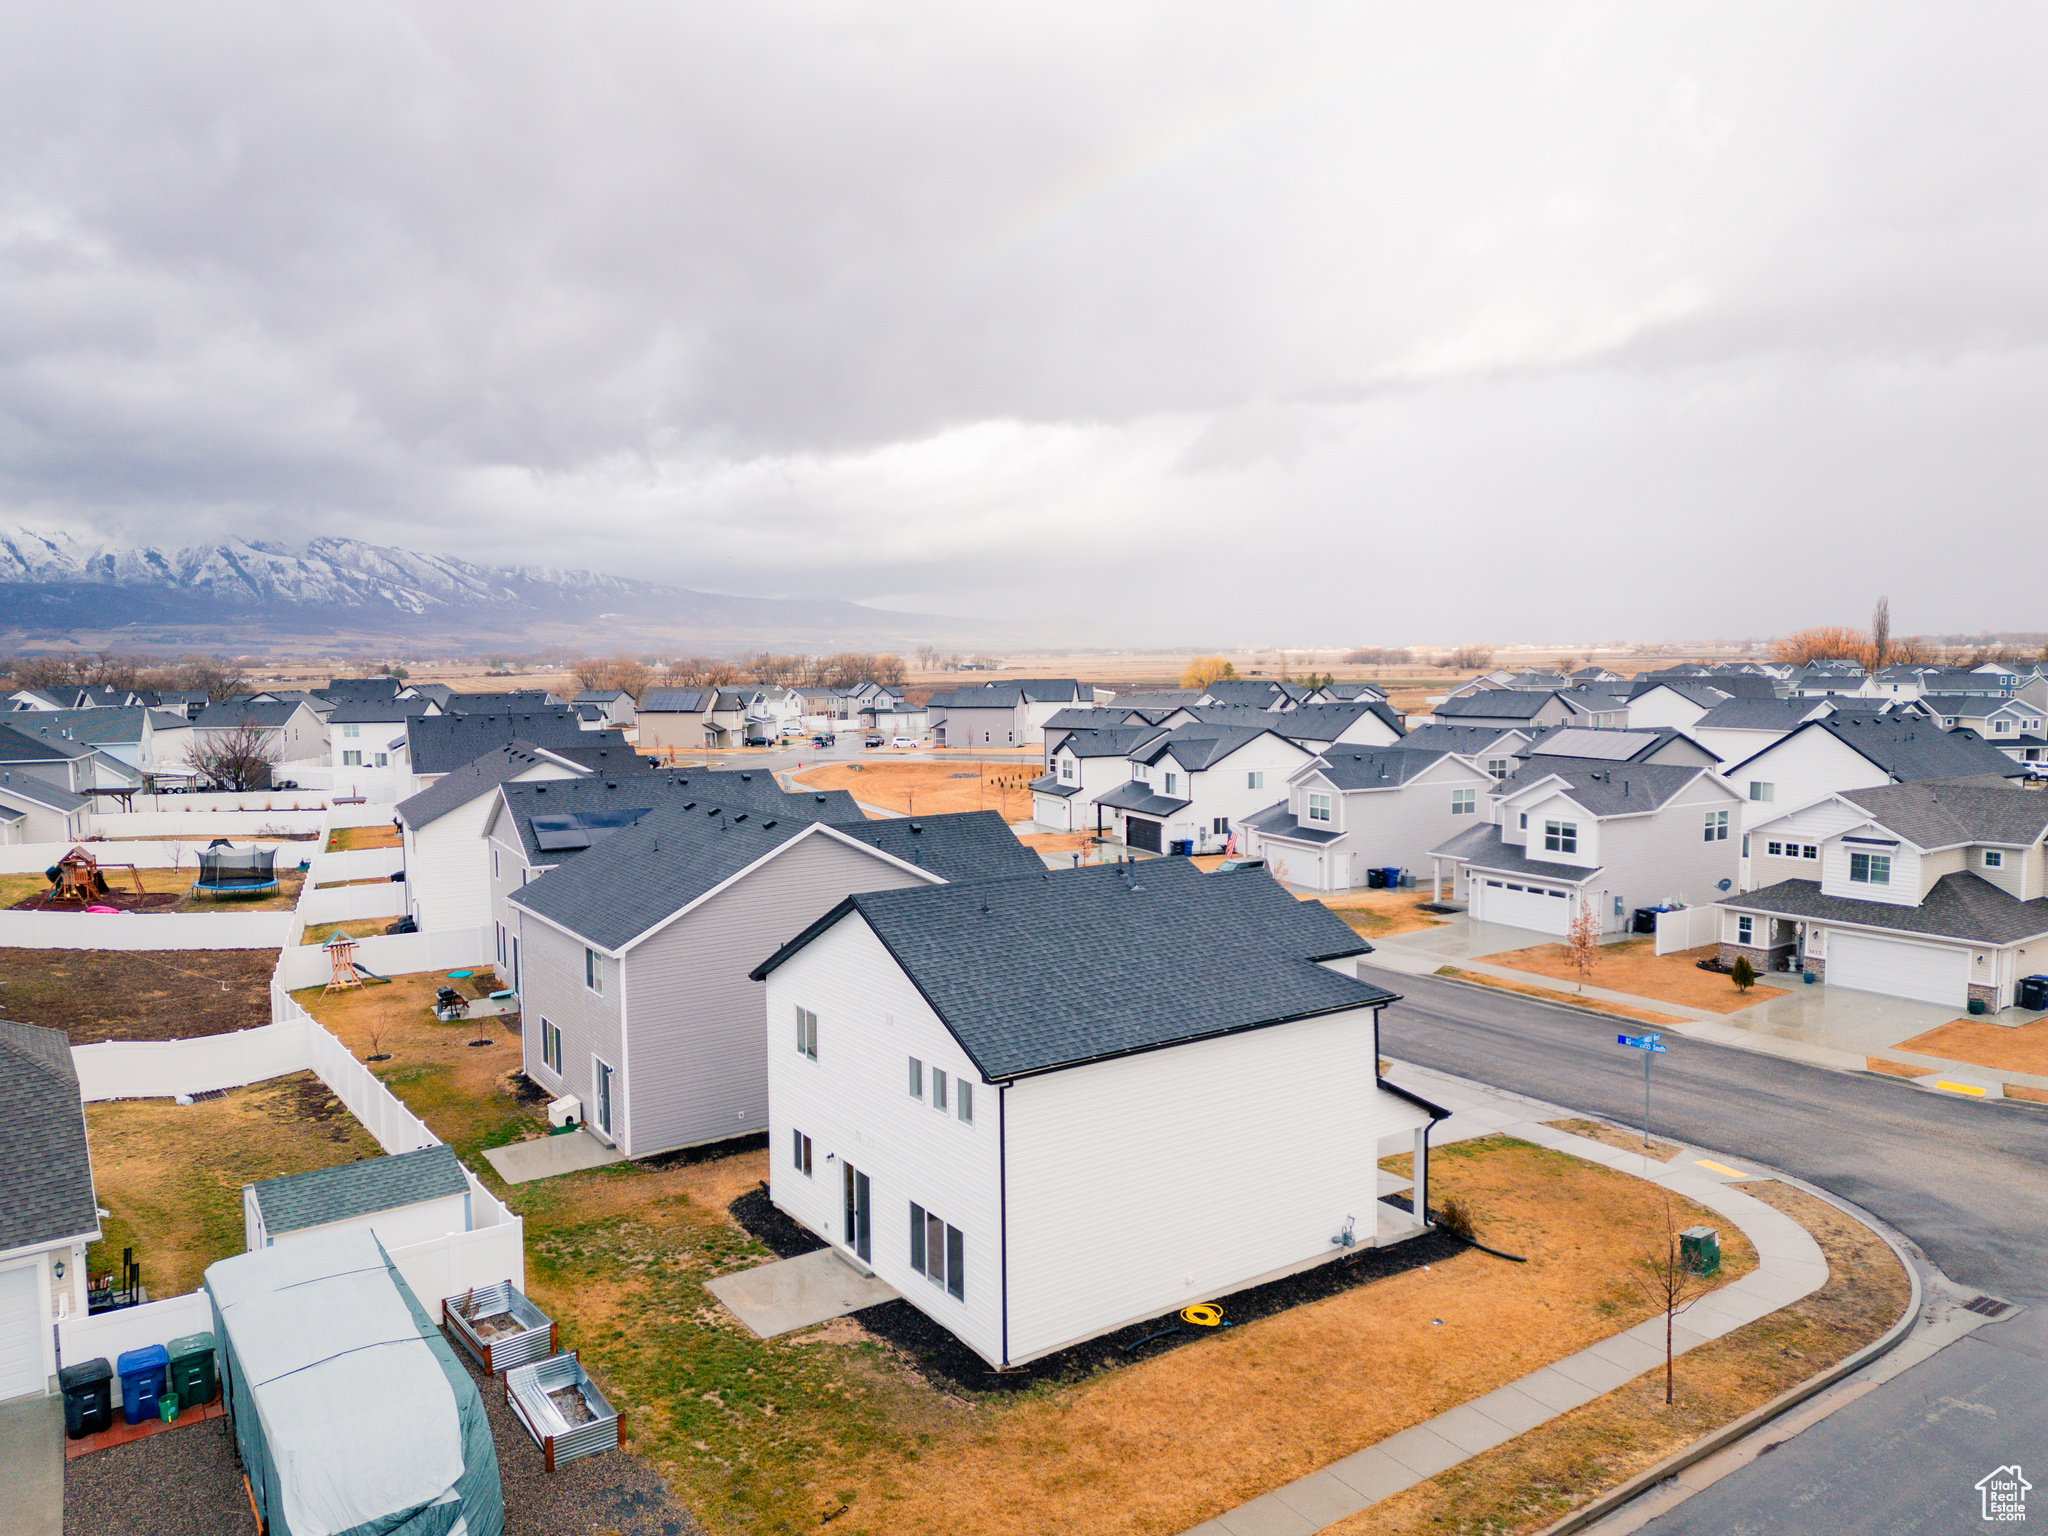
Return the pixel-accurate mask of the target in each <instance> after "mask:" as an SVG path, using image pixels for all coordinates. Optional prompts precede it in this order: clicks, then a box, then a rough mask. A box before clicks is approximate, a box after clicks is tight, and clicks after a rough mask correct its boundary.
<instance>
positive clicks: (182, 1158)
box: [85, 1072, 383, 1296]
mask: <svg viewBox="0 0 2048 1536" xmlns="http://www.w3.org/2000/svg"><path fill="white" fill-rule="evenodd" d="M85 1128H86V1138H87V1140H88V1142H89V1143H90V1144H91V1147H92V1173H93V1186H94V1188H95V1189H96V1190H97V1191H98V1193H99V1201H100V1204H101V1205H103V1206H105V1207H106V1208H107V1209H108V1210H109V1211H111V1212H113V1215H112V1216H110V1217H108V1218H107V1219H105V1220H104V1221H103V1222H102V1223H101V1231H102V1233H103V1234H104V1235H103V1237H102V1238H101V1241H100V1242H99V1243H98V1244H97V1245H96V1246H95V1247H93V1248H92V1249H91V1250H90V1251H89V1252H88V1254H87V1258H86V1266H87V1268H88V1269H89V1270H92V1271H94V1272H97V1271H100V1270H108V1269H118V1268H119V1267H120V1263H121V1250H122V1249H123V1248H124V1247H128V1246H133V1247H134V1249H135V1257H136V1259H137V1260H138V1261H139V1262H140V1263H141V1265H142V1283H143V1285H144V1287H145V1288H146V1289H147V1290H148V1291H149V1293H150V1294H151V1295H152V1296H177V1295H182V1294H184V1293H185V1292H187V1291H190V1290H192V1289H193V1288H195V1287H196V1286H197V1285H198V1284H199V1281H200V1278H201V1276H202V1275H203V1273H204V1271H205V1269H206V1266H207V1265H209V1264H211V1263H213V1262H214V1260H216V1259H224V1258H227V1257H228V1256H229V1255H230V1254H236V1253H240V1252H242V1242H243V1239H242V1186H243V1185H244V1184H249V1183H253V1182H255V1181H256V1180H258V1179H274V1178H279V1177H281V1176H282V1175H284V1174H287V1173H304V1172H306V1171H308V1170H309V1169H313V1168H330V1167H332V1166H333V1165H334V1164H336V1163H348V1162H354V1161H356V1160H357V1159H359V1158H365V1157H381V1156H382V1155H383V1151H382V1149H381V1148H380V1147H378V1145H377V1143H376V1141H375V1140H374V1139H372V1137H371V1136H370V1133H369V1132H368V1131H366V1130H364V1129H363V1128H362V1126H360V1125H358V1124H357V1123H356V1120H355V1117H354V1116H353V1115H351V1114H350V1113H349V1112H348V1111H347V1110H346V1109H344V1108H343V1107H342V1104H341V1101H340V1100H339V1099H337V1098H335V1097H334V1095H333V1094H331V1093H329V1092H328V1091H327V1085H326V1084H325V1083H323V1082H321V1081H320V1079H319V1078H317V1077H315V1076H314V1075H313V1074H312V1073H311V1072H297V1073H293V1074H292V1075H291V1076H289V1077H277V1078H272V1079H270V1080H269V1081H267V1082H262V1083H252V1084H251V1085H250V1086H248V1087H247V1088H230V1089H228V1090H227V1091H226V1092H225V1093H224V1094H223V1095H222V1096H221V1097H220V1098H217V1099H202V1100H201V1101H200V1102H198V1103H196V1104H189V1105H181V1104H178V1103H176V1102H174V1101H172V1100H170V1099H128V1100H121V1101H117V1102H114V1103H110V1104H88V1105H86V1107H85Z"/></svg>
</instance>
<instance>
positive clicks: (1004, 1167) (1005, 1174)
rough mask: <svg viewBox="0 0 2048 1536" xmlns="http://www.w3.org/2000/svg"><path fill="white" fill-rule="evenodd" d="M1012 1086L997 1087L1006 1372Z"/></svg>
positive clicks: (1005, 1364)
mask: <svg viewBox="0 0 2048 1536" xmlns="http://www.w3.org/2000/svg"><path fill="white" fill-rule="evenodd" d="M1009 1102H1010V1085H1009V1084H1008V1083H997V1084H996V1191H997V1194H996V1201H997V1211H998V1216H997V1222H996V1244H997V1251H998V1253H999V1255H1000V1260H999V1263H1000V1267H1001V1270H1002V1313H1003V1369H1005V1370H1008V1369H1009V1366H1010V1119H1009V1113H1008V1108H1009Z"/></svg>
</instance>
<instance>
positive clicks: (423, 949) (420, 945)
mask: <svg viewBox="0 0 2048 1536" xmlns="http://www.w3.org/2000/svg"><path fill="white" fill-rule="evenodd" d="M393 889H394V890H396V889H398V887H396V886H394V887H393ZM323 894H324V893H323ZM491 939H492V934H491V930H490V929H489V928H488V927H485V928H443V929H437V930H430V931H428V932H426V933H391V934H378V935H376V936H375V937H372V938H367V939H358V940H356V964H357V965H360V966H361V967H362V968H363V969H364V970H366V971H369V972H370V973H371V974H372V975H376V976H409V975H412V974H414V973H415V972H418V971H447V970H453V969H455V968H456V967H457V966H479V965H489V964H490V963H491ZM331 974H332V967H331V966H330V964H329V962H328V959H327V954H326V951H325V950H323V949H322V948H321V947H320V946H319V945H317V944H299V945H294V946H293V947H291V948H289V949H287V950H285V952H284V954H283V955H282V956H281V957H280V959H279V960H278V966H277V979H278V984H279V985H280V986H281V987H283V989H284V990H285V991H287V992H296V991H298V990H299V989H300V988H302V987H318V986H325V985H326V983H327V978H328V977H329V975H331Z"/></svg>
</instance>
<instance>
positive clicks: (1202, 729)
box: [1131, 724, 1287, 773]
mask: <svg viewBox="0 0 2048 1536" xmlns="http://www.w3.org/2000/svg"><path fill="white" fill-rule="evenodd" d="M1269 733H1270V734H1272V735H1274V736H1277V737H1279V738H1280V739H1281V740H1282V741H1285V740H1286V739H1287V736H1286V732H1284V731H1283V730H1281V729H1280V728H1279V726H1278V725H1277V724H1275V725H1270V726H1269V725H1208V724H1201V725H1179V726H1175V727H1174V728H1173V729H1172V730H1170V731H1168V732H1166V733H1165V734H1163V735H1161V736H1158V737H1156V738H1154V739H1153V740H1151V741H1148V742H1146V743H1145V744H1144V746H1142V747H1139V748H1137V749H1136V750H1134V751H1133V752H1132V753H1131V758H1132V760H1133V761H1134V762H1141V763H1156V762H1159V761H1160V760H1161V759H1163V758H1168V757H1171V758H1172V759H1173V760H1174V761H1175V762H1176V763H1178V764H1180V766H1181V767H1183V768H1185V769H1187V771H1188V772H1190V773H1200V772H1201V771H1202V770H1203V769H1205V768H1212V767H1214V766H1215V765H1216V764H1217V763H1220V762H1222V761H1223V759H1224V758H1226V757H1229V756H1230V755H1231V754H1232V753H1233V752H1236V751H1238V750H1240V749H1241V748H1244V747H1247V746H1250V745H1251V744H1252V743H1253V742H1255V741H1257V740H1258V739H1259V738H1260V737H1261V736H1264V735H1267V734H1269Z"/></svg>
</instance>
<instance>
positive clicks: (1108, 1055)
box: [753, 860, 1444, 1369]
mask: <svg viewBox="0 0 2048 1536" xmlns="http://www.w3.org/2000/svg"><path fill="white" fill-rule="evenodd" d="M1364 949H1365V945H1364V944H1363V942H1362V941H1361V940H1360V939H1359V938H1358V936H1357V935H1356V934H1354V933H1352V932H1351V930H1350V929H1348V928H1346V927H1345V926H1344V925H1343V924H1342V923H1340V922H1338V921H1337V920H1336V919H1335V918H1334V917H1333V916H1331V914H1330V913H1329V912H1327V911H1326V910H1324V909H1323V908H1322V907H1321V906H1320V904H1318V903H1315V902H1299V901H1296V900H1295V899H1294V898H1293V897H1291V896H1289V895H1288V894H1287V893H1286V892H1285V891H1284V890H1282V889H1281V888H1280V887H1279V886H1277V885H1275V884H1274V883H1273V882H1272V881H1271V880H1268V879H1266V878H1265V877H1264V876H1262V875H1259V874H1257V873H1238V874H1227V875H1224V874H1219V875H1204V874H1201V873H1200V872H1199V871H1197V870H1196V869H1195V867H1194V866H1192V865H1190V864H1188V863H1186V862H1185V861H1183V860H1163V861H1157V862H1143V863H1136V864H1118V865H1107V866H1092V867H1087V868H1082V869H1074V870H1065V871H1060V872H1058V873H1054V874H1049V875H1042V876H1032V877H1027V878H1024V879H1020V880H996V881H987V882H982V883H978V884H974V885H950V886H932V887H924V888H920V889H904V890H894V891H882V892H876V893H872V894H864V895H858V896H853V897H849V898H848V899H847V900H845V901H843V902H841V903H840V904H839V905H837V906H836V907H834V908H833V909H832V910H831V911H830V912H828V913H826V914H825V915H824V916H823V917H822V918H820V919H819V920H818V921H817V922H815V923H813V924H812V925H811V926H810V927H809V928H807V929H805V930H804V931H803V932H802V933H801V934H799V935H797V936H796V937H795V938H794V939H793V940H792V941H791V942H790V943H788V944H786V945H784V946H783V947H782V948H781V949H779V950H777V951H776V952H775V953H774V954H773V955H772V956H770V957H769V958H768V959H767V960H766V961H765V962H764V963H763V964H762V965H761V966H760V967H759V968H757V969H756V970H755V971H754V973H753V974H754V976H755V977H756V979H758V980H761V981H763V982H765V983H766V986H765V989H764V990H765V993H766V1009H765V1013H766V1038H767V1059H768V1105H769V1110H768V1113H769V1121H770V1125H769V1146H770V1151H771V1157H772V1163H771V1167H772V1172H771V1175H770V1192H771V1195H772V1197H773V1199H774V1202H775V1204H776V1205H777V1206H778V1207H779V1208H780V1209H781V1210H783V1211H784V1212H786V1213H787V1214H788V1215H789V1216H791V1217H792V1218H793V1219H795V1220H796V1221H798V1222H800V1223H802V1224H803V1225H804V1226H805V1227H808V1228H809V1229H810V1230H811V1231H813V1232H815V1233H816V1234H817V1235H818V1236H820V1237H821V1238H823V1239H825V1240H826V1241H827V1242H829V1243H831V1244H832V1245H833V1246H834V1247H835V1248H836V1249H837V1250H838V1251H839V1252H840V1253H841V1254H843V1255H844V1256H845V1257H847V1258H848V1259H849V1260H850V1261H852V1262H853V1263H855V1264H858V1265H860V1266H861V1267H862V1268H863V1269H867V1270H871V1271H873V1272H874V1273H875V1274H876V1275H878V1276H880V1277H881V1278H882V1279H883V1280H885V1281H886V1282H888V1283H889V1284H890V1285H892V1286H894V1287H896V1289H897V1290H898V1291H900V1292H901V1293H902V1295H903V1297H904V1298H905V1299H906V1300H907V1301H909V1303H910V1304H911V1305H912V1306H914V1307H916V1308H917V1309H918V1310H920V1311H921V1312H923V1313H925V1314H926V1316H928V1317H930V1318H931V1319H932V1320H933V1321H935V1322H937V1323H938V1324H939V1325H940V1326H941V1327H943V1328H945V1329H946V1330H948V1331H949V1332H950V1333H952V1334H953V1335H954V1337H956V1338H957V1339H959V1340H960V1341H961V1342H962V1343H963V1344H965V1345H966V1346H967V1347H968V1348H969V1349H971V1350H973V1351H974V1352H975V1353H976V1354H978V1355H979V1356H981V1358H982V1359H984V1360H986V1361H987V1362H988V1363H989V1364H990V1365H991V1366H994V1367H997V1368H999V1369H1000V1368H1002V1367H1005V1366H1011V1365H1021V1364H1023V1363H1025V1362H1026V1361H1030V1360H1034V1359H1038V1358H1040V1357H1043V1356H1045V1355H1049V1354H1052V1353H1055V1352H1056V1351H1058V1350H1061V1349H1063V1348H1066V1347H1068V1346H1069V1345H1073V1344H1077V1343H1080V1342H1082V1341H1084V1340H1087V1339H1091V1338H1096V1337H1099V1336H1102V1335H1105V1334H1113V1333H1115V1332H1117V1331H1118V1330H1121V1329H1126V1328H1129V1329H1132V1330H1133V1332H1134V1333H1135V1331H1136V1328H1137V1325H1140V1324H1143V1323H1145V1322H1146V1321H1147V1320H1148V1319H1154V1318H1158V1317H1160V1316H1162V1315H1164V1314H1169V1313H1171V1312H1174V1311H1177V1310H1178V1309H1179V1308H1181V1307H1184V1306H1187V1305H1189V1304H1191V1303H1195V1302H1201V1301H1209V1300H1214V1299H1218V1298H1222V1297H1225V1296H1228V1295H1229V1294H1230V1293H1232V1292H1234V1291H1237V1290H1241V1289H1243V1288H1244V1287H1246V1286H1250V1285H1254V1284H1257V1283H1259V1282H1261V1281H1265V1280H1270V1279H1277V1278H1279V1277H1281V1276H1284V1275H1288V1274H1292V1273H1295V1272H1298V1271H1301V1270H1305V1269H1309V1268H1312V1267H1314V1266H1316V1265H1319V1264H1324V1263H1327V1262H1329V1261H1331V1260H1332V1259H1333V1258H1335V1257H1339V1256H1341V1255H1342V1254H1343V1252H1344V1251H1345V1250H1344V1248H1343V1247H1342V1246H1341V1245H1340V1244H1339V1243H1338V1242H1337V1241H1336V1240H1337V1239H1339V1238H1340V1237H1341V1236H1342V1235H1344V1234H1346V1233H1355V1236H1356V1240H1357V1241H1358V1242H1359V1243H1361V1244H1365V1245H1372V1244H1374V1243H1376V1242H1380V1241H1390V1240H1398V1238H1399V1237H1401V1236H1403V1235H1406V1234H1407V1233H1409V1232H1412V1231H1414V1230H1416V1228H1415V1227H1414V1225H1413V1223H1412V1220H1411V1218H1409V1217H1408V1216H1407V1214H1406V1213H1405V1212H1398V1211H1395V1210H1394V1209H1393V1208H1391V1207H1388V1206H1385V1205H1383V1204H1382V1203H1381V1202H1380V1200H1379V1196H1378V1157H1379V1155H1380V1152H1381V1148H1382V1145H1383V1142H1382V1138H1390V1139H1392V1138H1398V1142H1395V1143H1393V1144H1398V1143H1399V1142H1406V1143H1408V1144H1410V1145H1412V1146H1413V1148H1414V1150H1415V1165H1416V1167H1417V1168H1418V1169H1419V1170H1421V1182H1420V1185H1419V1187H1418V1190H1417V1197H1418V1198H1417V1200H1416V1206H1417V1208H1418V1209H1423V1210H1426V1209H1427V1204H1428V1196H1427V1183H1428V1155H1427V1140H1426V1132H1427V1128H1428V1126H1429V1125H1430V1124H1431V1123H1432V1122H1433V1121H1434V1119H1436V1118H1438V1117H1441V1116H1442V1115H1443V1113H1444V1111H1442V1110H1441V1109H1439V1108H1437V1107H1435V1106H1433V1105H1431V1104H1429V1103H1427V1101H1424V1100H1421V1099H1419V1098H1417V1097H1415V1096H1414V1095H1413V1094H1410V1093H1407V1092H1404V1091H1402V1090H1400V1089H1398V1088H1395V1087H1393V1086H1391V1085H1389V1084H1387V1083H1385V1082H1383V1081H1382V1080H1381V1079H1380V1077H1379V1074H1378V1055H1377V1047H1378V1028H1377V1022H1378V1011H1379V1009H1381V1008H1382V1007H1384V1006H1385V1005H1386V1004H1388V1003H1390V1002H1393V1001H1396V999H1395V997H1394V996H1393V994H1391V993H1389V992H1386V991H1384V990H1382V989H1381V988H1379V987H1377V986H1374V985H1372V984H1370V983H1369V982H1365V981H1362V980H1359V979H1358V978H1357V977H1356V975H1355V974H1354V968H1355V965H1356V961H1355V959H1354V958H1353V957H1355V956H1357V955H1358V954H1360V953H1362V952H1363V951H1364ZM1049 954H1050V955H1104V956H1110V957H1113V958H1112V959H1110V960H1109V961H1108V962H1107V963H1104V964H1084V965H1068V964H1051V965H1048V964H1046V963H1044V957H1045V956H1047V955H1049ZM963 956H972V962H971V963H968V964H963V963H962V957H963ZM1191 978H1194V979H1192V980H1191Z"/></svg>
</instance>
